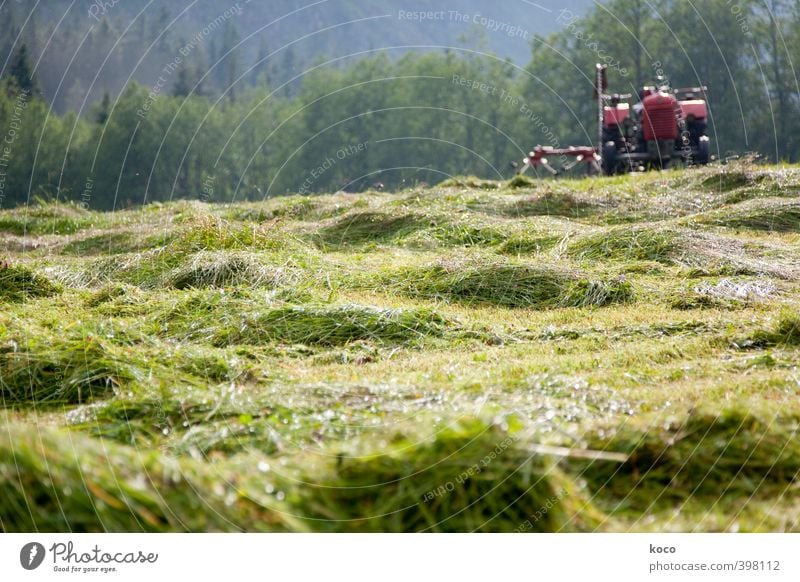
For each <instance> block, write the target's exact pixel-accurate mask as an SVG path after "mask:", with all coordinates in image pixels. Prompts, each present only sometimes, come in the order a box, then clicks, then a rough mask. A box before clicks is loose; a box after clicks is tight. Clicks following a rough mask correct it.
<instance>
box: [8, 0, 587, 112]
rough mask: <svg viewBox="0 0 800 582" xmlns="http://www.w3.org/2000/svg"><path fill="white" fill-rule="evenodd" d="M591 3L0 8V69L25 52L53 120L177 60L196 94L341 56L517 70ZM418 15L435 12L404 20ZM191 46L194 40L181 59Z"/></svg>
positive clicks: (275, 78)
mask: <svg viewBox="0 0 800 582" xmlns="http://www.w3.org/2000/svg"><path fill="white" fill-rule="evenodd" d="M591 5H592V2H591V1H590V0H566V1H565V2H559V3H554V2H540V3H533V2H527V1H523V0H515V1H513V2H504V3H495V4H491V5H487V4H486V3H484V2H480V1H479V0H457V1H456V2H450V3H448V4H447V6H444V7H441V8H440V7H435V6H434V7H432V6H431V4H430V3H428V2H424V1H422V0H412V1H410V2H402V3H398V2H393V1H391V0H371V1H370V2H366V3H365V2H355V1H353V0H323V1H321V2H309V3H300V2H297V1H296V0H277V1H270V2H250V1H249V0H241V1H239V2H231V3H220V2H218V1H216V0H177V1H175V0H171V1H169V2H167V1H166V0H155V1H152V0H126V1H125V2H95V1H90V0H82V1H80V2H73V1H72V0H53V1H50V2H45V3H36V4H35V5H33V6H34V7H33V8H31V4H30V3H25V4H20V3H13V2H8V3H4V4H3V5H0V17H2V20H0V62H3V63H5V64H6V65H7V63H8V60H9V58H10V57H9V53H11V52H13V50H14V49H15V48H17V47H18V46H19V44H20V43H27V44H28V46H29V48H30V49H31V51H32V55H33V57H34V60H38V59H39V58H40V56H41V62H40V63H39V65H38V67H37V71H36V72H37V73H38V75H39V77H40V81H41V84H42V88H43V93H44V95H45V96H46V97H47V98H48V99H49V100H50V101H52V102H53V103H54V104H55V106H56V109H57V110H58V111H65V110H68V109H75V110H78V109H83V107H84V99H86V98H87V94H88V103H90V104H91V103H92V102H94V101H98V100H100V98H102V96H103V93H104V92H105V91H110V92H111V93H112V95H115V94H116V93H118V92H119V91H120V90H121V89H122V88H123V87H124V86H126V85H127V84H128V83H130V81H131V80H136V81H139V82H140V83H142V84H144V85H146V86H153V85H154V83H156V81H157V79H158V77H159V75H160V74H161V73H162V68H163V67H164V65H165V64H167V63H170V62H172V61H173V59H174V58H175V57H178V56H180V55H183V57H185V64H186V65H187V68H188V75H189V76H190V77H191V79H192V81H196V80H198V79H200V78H201V77H202V75H204V74H206V73H209V77H208V78H206V80H205V82H204V87H203V89H202V90H204V91H206V92H208V93H216V92H217V91H218V90H219V88H224V87H227V85H228V83H229V82H230V81H232V80H234V79H236V78H237V77H238V76H239V75H241V74H243V73H245V79H244V80H242V81H241V82H240V83H241V85H240V86H244V85H247V84H252V83H254V82H255V81H257V80H258V79H259V78H260V77H261V76H264V77H266V78H268V79H269V81H270V82H271V83H272V84H273V85H275V86H277V85H279V84H282V83H284V82H285V81H287V80H289V79H292V78H293V77H295V76H297V75H300V74H301V73H302V72H303V71H305V70H306V69H307V68H308V67H310V66H312V65H313V64H316V63H317V62H318V61H319V60H320V59H323V58H324V59H339V60H338V61H337V63H338V64H339V65H341V64H342V62H343V61H342V60H341V58H342V57H346V56H347V55H353V54H356V55H357V56H363V55H365V54H367V53H368V52H369V53H376V52H384V51H385V52H386V53H388V54H389V55H391V56H398V55H400V54H402V52H404V51H406V50H413V51H424V50H431V49H434V50H440V49H442V48H444V47H453V49H454V50H456V51H458V48H459V47H469V48H470V49H478V50H488V51H492V52H494V53H496V54H498V55H500V56H502V57H504V58H505V57H508V58H510V59H512V60H514V61H516V63H517V64H518V65H520V66H524V65H525V64H526V63H527V62H528V60H529V59H530V54H531V49H530V42H531V40H532V39H533V37H534V35H537V34H548V33H550V32H555V31H558V30H561V29H562V28H563V23H562V24H560V23H559V22H557V21H556V19H557V17H558V11H559V10H561V9H564V8H567V9H570V10H572V11H574V12H575V13H576V14H577V13H583V12H584V11H585V10H586V9H587V8H588V7H589V6H591ZM418 11H435V12H438V13H439V14H438V16H434V17H433V18H432V19H424V18H423V19H420V18H417V17H415V16H412V14H413V13H415V12H418ZM514 27H516V28H514ZM20 31H21V32H20ZM18 33H19V34H20V37H19V40H17V34H18ZM192 39H197V40H196V41H195V42H194V44H193V45H192V48H191V50H188V51H187V50H186V49H185V47H186V46H187V45H188V44H189V43H190V42H191V41H192ZM397 47H401V48H397ZM402 47H406V48H402ZM435 47H439V48H438V49H437V48H435ZM181 49H184V50H183V51H181ZM262 59H263V61H262V62H259V61H261V60H262ZM5 69H6V67H5V66H3V67H2V69H0V72H5ZM65 72H66V74H65ZM175 83H177V76H172V78H170V79H168V83H167V85H166V86H165V87H164V88H163V90H164V91H165V92H166V91H171V90H172V89H173V88H174V86H175Z"/></svg>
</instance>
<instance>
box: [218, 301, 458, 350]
mask: <svg viewBox="0 0 800 582" xmlns="http://www.w3.org/2000/svg"><path fill="white" fill-rule="evenodd" d="M451 326H453V323H452V322H450V321H448V320H446V319H445V318H443V317H442V316H441V315H439V314H437V313H436V312H435V311H433V310H430V309H382V308H378V307H365V306H361V305H344V306H340V307H329V306H312V305H303V306H298V305H287V306H284V307H278V308H275V309H269V310H267V311H264V312H261V313H256V314H252V315H248V314H245V315H244V316H243V317H242V318H241V320H240V321H236V322H234V323H233V325H231V326H230V327H223V328H222V329H220V330H219V331H218V332H217V334H216V336H215V338H214V340H213V343H214V344H215V345H218V346H219V345H231V344H262V343H272V342H280V343H289V344H306V345H320V346H341V345H346V344H348V343H350V342H354V341H372V342H377V343H379V344H382V343H404V342H410V341H415V340H421V339H424V338H427V337H439V336H441V335H443V334H444V332H445V331H446V330H447V329H448V328H449V327H451Z"/></svg>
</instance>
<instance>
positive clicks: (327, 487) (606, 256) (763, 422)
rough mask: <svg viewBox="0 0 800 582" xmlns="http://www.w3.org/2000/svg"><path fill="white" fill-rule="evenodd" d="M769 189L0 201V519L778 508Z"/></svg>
mask: <svg viewBox="0 0 800 582" xmlns="http://www.w3.org/2000/svg"><path fill="white" fill-rule="evenodd" d="M798 192H800V170H799V169H798V168H795V167H791V166H789V167H782V168H769V167H759V166H755V165H752V164H747V163H737V164H730V165H726V166H715V165H711V166H708V167H706V168H694V169H690V170H675V171H669V172H651V173H646V174H644V173H643V174H635V175H631V176H615V177H612V178H594V179H580V180H568V179H559V180H542V181H535V180H531V179H526V178H517V179H515V180H512V181H508V182H504V181H489V180H482V179H478V178H473V177H468V178H453V179H451V180H449V181H447V182H446V183H443V184H440V185H438V186H435V187H431V188H413V189H409V190H406V191H403V192H398V193H395V194H381V193H376V192H368V193H363V194H343V193H339V194H335V195H330V196H319V197H301V196H289V197H284V198H280V197H278V198H271V199H269V200H266V201H263V202H248V203H241V204H227V205H220V206H214V205H208V204H201V203H198V202H189V201H181V202H173V203H168V204H154V205H151V206H147V207H145V208H141V209H131V210H124V211H121V212H116V213H109V214H102V213H97V212H92V211H89V210H85V209H83V208H80V207H78V206H74V205H70V204H46V203H37V204H36V205H32V206H31V207H30V208H17V209H10V210H2V211H0V249H2V253H3V256H2V260H1V261H0V264H2V268H0V403H2V408H3V411H2V415H3V421H2V422H3V424H4V426H3V430H2V431H0V499H2V500H3V501H2V502H0V529H1V530H3V531H9V532H11V531H32V530H39V531H159V532H167V531H330V532H338V531H349V532H366V531H392V532H394V531H497V532H514V531H520V532H521V531H526V532H527V531H531V532H539V531H577V532H589V531H614V532H623V531H688V530H692V531H734V530H736V531H800V506H798V504H797V503H796V501H795V498H796V495H794V492H795V490H796V484H797V479H798V471H800V450H799V449H798V446H797V442H798V439H797V430H798V426H800V420H799V419H800V400H798V394H800V384H799V383H798V375H797V369H798V366H799V365H800V332H799V331H798V330H800V321H798V316H797V313H798V312H799V311H800V310H799V309H798V307H800V302H798V299H797V298H798V296H800V295H799V293H800V283H798V281H800V232H799V231H798V213H797V205H796V195H797V193H798ZM6 263H7V264H6Z"/></svg>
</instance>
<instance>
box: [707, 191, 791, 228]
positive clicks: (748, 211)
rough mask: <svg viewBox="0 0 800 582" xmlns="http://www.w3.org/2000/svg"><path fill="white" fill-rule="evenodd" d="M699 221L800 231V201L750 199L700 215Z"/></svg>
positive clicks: (737, 226)
mask: <svg viewBox="0 0 800 582" xmlns="http://www.w3.org/2000/svg"><path fill="white" fill-rule="evenodd" d="M700 222H701V223H704V224H711V225H714V226H724V227H728V228H736V229H751V230H763V231H767V232H800V202H798V201H796V200H779V199H778V200H776V199H761V200H752V201H749V202H746V203H742V204H739V205H736V206H734V207H727V208H724V209H722V210H717V211H714V212H712V213H709V214H707V215H705V216H701V217H700Z"/></svg>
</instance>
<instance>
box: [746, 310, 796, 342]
mask: <svg viewBox="0 0 800 582" xmlns="http://www.w3.org/2000/svg"><path fill="white" fill-rule="evenodd" d="M743 346H744V347H770V346H787V347H788V346H793V347H794V346H800V315H798V314H797V313H792V312H787V313H784V314H783V315H781V316H780V317H779V319H778V321H777V322H776V323H775V325H774V326H773V327H772V328H771V329H760V330H757V331H756V332H755V333H753V335H752V337H751V338H750V339H749V340H747V341H746V342H744V343H743Z"/></svg>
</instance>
